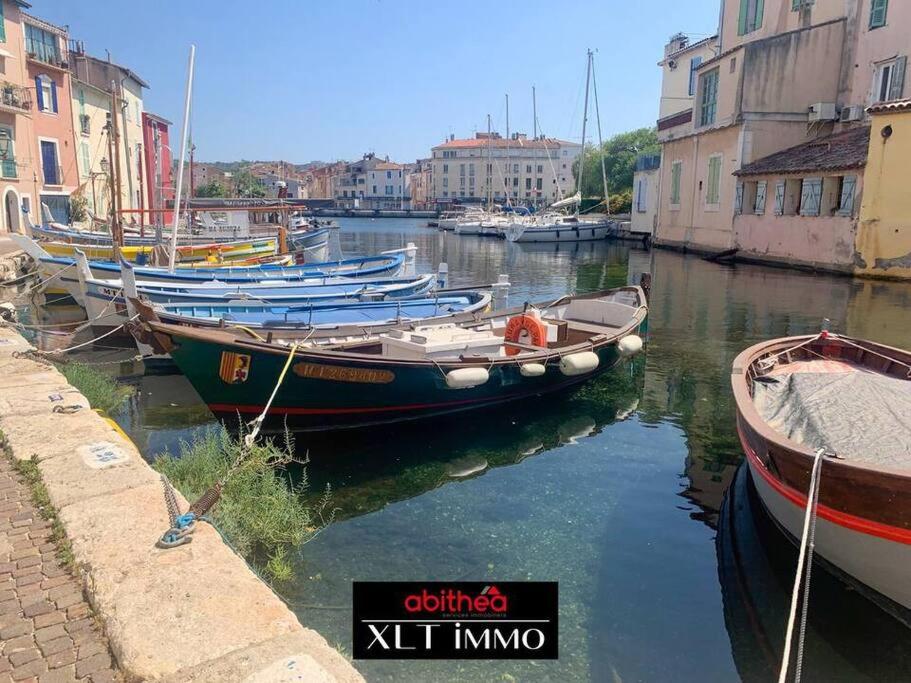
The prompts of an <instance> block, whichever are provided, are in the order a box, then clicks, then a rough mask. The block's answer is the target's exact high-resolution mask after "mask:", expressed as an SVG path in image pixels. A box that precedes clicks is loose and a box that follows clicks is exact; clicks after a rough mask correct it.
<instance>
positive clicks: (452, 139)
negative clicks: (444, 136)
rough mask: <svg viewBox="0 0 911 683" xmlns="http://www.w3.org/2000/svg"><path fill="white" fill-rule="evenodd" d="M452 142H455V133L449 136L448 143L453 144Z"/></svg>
mask: <svg viewBox="0 0 911 683" xmlns="http://www.w3.org/2000/svg"><path fill="white" fill-rule="evenodd" d="M454 140H455V133H452V134H451V135H450V136H449V142H453V141H454Z"/></svg>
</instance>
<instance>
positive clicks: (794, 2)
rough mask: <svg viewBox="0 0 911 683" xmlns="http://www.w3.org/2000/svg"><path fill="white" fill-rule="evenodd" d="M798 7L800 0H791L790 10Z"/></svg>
mask: <svg viewBox="0 0 911 683" xmlns="http://www.w3.org/2000/svg"><path fill="white" fill-rule="evenodd" d="M798 9H800V0H791V11H794V10H798Z"/></svg>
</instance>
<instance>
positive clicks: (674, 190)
mask: <svg viewBox="0 0 911 683" xmlns="http://www.w3.org/2000/svg"><path fill="white" fill-rule="evenodd" d="M682 171H683V162H682V161H675V162H674V163H673V164H671V206H680V174H681V172H682Z"/></svg>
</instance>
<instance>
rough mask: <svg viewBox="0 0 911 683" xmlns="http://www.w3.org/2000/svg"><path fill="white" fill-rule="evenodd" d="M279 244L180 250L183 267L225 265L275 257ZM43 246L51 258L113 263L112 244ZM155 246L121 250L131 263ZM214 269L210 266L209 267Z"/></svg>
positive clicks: (259, 241) (270, 241)
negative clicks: (82, 256)
mask: <svg viewBox="0 0 911 683" xmlns="http://www.w3.org/2000/svg"><path fill="white" fill-rule="evenodd" d="M276 245H277V241H276V240H275V238H273V237H269V238H265V239H256V240H248V241H246V242H231V243H223V244H217V243H213V244H200V245H183V246H178V247H177V252H178V259H179V260H180V262H181V263H188V262H199V263H206V262H207V261H208V259H209V257H210V256H217V257H218V258H220V259H223V260H225V261H238V260H246V259H252V258H259V257H263V256H271V255H273V254H275V250H276ZM41 246H42V247H43V248H44V250H45V251H46V252H48V253H49V254H50V255H51V256H56V257H70V258H71V257H73V256H75V253H76V249H79V250H80V251H82V252H83V253H84V254H85V255H86V257H88V258H89V259H91V260H101V261H111V260H113V258H114V248H113V247H112V246H111V245H109V244H70V243H66V242H43V243H42V244H41ZM154 251H155V246H154V245H147V246H146V245H143V246H125V247H121V248H120V253H121V255H122V256H123V258H125V259H127V260H128V261H133V262H137V261H144V260H147V259H148V258H150V257H151V256H152V253H153V252H154ZM210 265H211V264H210Z"/></svg>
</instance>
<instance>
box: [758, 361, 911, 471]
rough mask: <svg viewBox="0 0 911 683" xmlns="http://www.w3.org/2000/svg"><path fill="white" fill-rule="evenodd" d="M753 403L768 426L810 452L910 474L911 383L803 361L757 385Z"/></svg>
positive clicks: (838, 365) (847, 367)
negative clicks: (818, 450)
mask: <svg viewBox="0 0 911 683" xmlns="http://www.w3.org/2000/svg"><path fill="white" fill-rule="evenodd" d="M753 400H754V404H755V406H756V409H757V410H758V411H759V414H760V415H761V416H762V417H763V419H765V421H766V422H767V423H768V424H769V426H771V427H772V428H773V429H775V430H776V431H778V432H780V433H782V434H784V435H785V436H787V437H788V438H789V439H791V440H792V441H796V442H797V443H800V444H802V445H804V446H806V447H807V448H809V449H811V450H814V451H815V450H816V449H818V448H826V450H827V451H828V452H830V453H835V454H836V455H839V456H841V457H844V458H846V459H849V460H857V461H861V462H864V463H867V464H870V465H875V466H879V467H884V468H889V469H896V468H901V469H905V468H911V380H902V379H898V378H895V377H889V376H886V375H881V374H879V373H876V372H871V371H868V370H864V369H862V368H858V367H856V366H853V365H849V364H847V363H842V362H838V361H804V362H798V363H790V364H787V365H784V366H781V367H780V368H776V369H775V370H774V371H773V372H771V373H769V374H768V375H766V376H765V377H763V378H760V379H759V380H757V381H754V383H753Z"/></svg>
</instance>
